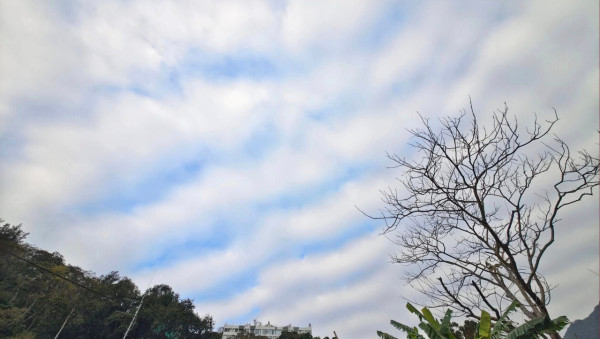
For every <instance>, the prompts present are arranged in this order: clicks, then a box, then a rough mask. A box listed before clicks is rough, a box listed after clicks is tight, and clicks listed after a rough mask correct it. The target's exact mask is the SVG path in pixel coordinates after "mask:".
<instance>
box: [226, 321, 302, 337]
mask: <svg viewBox="0 0 600 339" xmlns="http://www.w3.org/2000/svg"><path fill="white" fill-rule="evenodd" d="M222 330H223V339H231V338H234V337H235V336H236V335H237V334H238V333H240V332H246V333H253V334H255V335H257V336H259V335H262V336H265V337H267V338H269V339H277V338H279V336H280V335H281V332H283V331H288V332H297V333H299V334H303V333H309V334H311V335H312V327H311V326H310V324H308V327H297V326H292V325H291V324H290V325H287V326H275V325H271V323H270V322H267V324H266V325H263V324H262V323H261V322H259V321H256V320H254V324H246V325H232V324H227V323H225V325H224V326H223V327H222Z"/></svg>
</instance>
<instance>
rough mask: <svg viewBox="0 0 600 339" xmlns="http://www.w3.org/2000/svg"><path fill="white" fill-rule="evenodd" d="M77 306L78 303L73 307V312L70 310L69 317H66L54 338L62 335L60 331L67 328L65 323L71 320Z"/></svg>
mask: <svg viewBox="0 0 600 339" xmlns="http://www.w3.org/2000/svg"><path fill="white" fill-rule="evenodd" d="M75 307H77V305H75V306H73V308H72V309H71V312H69V315H68V316H67V319H65V321H64V322H63V324H62V326H61V327H60V330H58V333H56V335H55V336H54V339H57V338H58V336H59V335H60V332H62V330H63V328H65V325H66V324H67V321H69V318H70V317H71V314H73V311H75Z"/></svg>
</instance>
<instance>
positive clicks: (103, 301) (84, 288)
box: [0, 220, 220, 338]
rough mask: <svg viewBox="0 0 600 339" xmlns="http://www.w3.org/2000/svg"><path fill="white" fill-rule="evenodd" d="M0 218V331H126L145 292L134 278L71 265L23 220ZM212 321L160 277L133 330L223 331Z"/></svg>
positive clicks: (191, 334) (26, 334)
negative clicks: (35, 242) (33, 240)
mask: <svg viewBox="0 0 600 339" xmlns="http://www.w3.org/2000/svg"><path fill="white" fill-rule="evenodd" d="M0 224H1V226H0V337H3V338H4V337H15V338H54V337H55V336H56V335H57V334H58V333H59V332H60V337H63V338H122V337H123V335H124V334H125V332H126V331H127V328H128V327H129V325H130V323H131V320H132V319H133V317H134V314H135V312H136V309H137V307H138V306H139V304H140V301H141V300H142V297H143V294H142V293H141V292H140V290H139V289H138V287H137V286H136V285H135V284H134V283H133V282H132V281H131V279H129V278H127V277H124V276H121V275H120V274H119V273H118V272H110V273H108V274H105V275H101V276H96V275H95V274H94V273H93V272H90V271H86V270H84V269H82V268H80V267H77V266H72V265H69V264H67V263H66V262H65V260H64V258H63V256H62V255H61V254H60V253H58V252H54V253H49V252H47V251H44V250H41V249H38V248H36V247H34V246H32V245H29V244H27V243H26V242H24V240H25V238H26V236H27V233H25V232H24V231H23V230H22V229H21V227H20V225H19V226H14V225H10V224H8V223H4V221H3V220H0ZM213 326H214V324H213V319H212V317H211V316H210V315H204V316H202V317H200V316H198V315H197V314H196V313H195V312H194V304H193V302H192V300H190V299H182V298H180V296H179V294H178V293H176V292H175V291H173V289H172V288H171V287H170V286H167V285H156V286H154V287H152V288H150V289H148V290H147V291H146V292H145V297H144V299H143V305H142V307H141V308H140V310H139V313H138V314H137V317H136V320H135V322H134V323H133V325H132V327H131V329H130V331H129V333H128V337H131V338H141V337H143V338H220V335H219V334H218V333H215V332H213Z"/></svg>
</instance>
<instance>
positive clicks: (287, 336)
mask: <svg viewBox="0 0 600 339" xmlns="http://www.w3.org/2000/svg"><path fill="white" fill-rule="evenodd" d="M279 339H312V335H311V334H310V333H302V334H299V333H298V332H290V331H283V332H281V335H280V336H279Z"/></svg>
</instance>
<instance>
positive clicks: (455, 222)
mask: <svg viewBox="0 0 600 339" xmlns="http://www.w3.org/2000/svg"><path fill="white" fill-rule="evenodd" d="M557 121H558V117H557V116H556V112H555V116H554V118H553V119H552V120H551V121H546V122H544V123H543V124H542V123H540V122H538V120H537V117H536V120H535V122H534V123H533V126H531V127H529V128H528V129H526V130H525V131H523V130H522V129H521V128H520V127H519V126H518V123H517V120H516V119H514V118H511V117H509V115H508V108H507V107H506V105H505V107H504V109H503V110H498V111H496V112H495V113H494V115H493V117H492V123H490V125H491V126H489V128H486V127H484V126H482V125H480V124H479V123H478V121H477V119H476V117H475V114H474V111H473V107H472V106H471V110H470V112H468V113H467V112H466V111H465V112H463V114H462V115H461V116H459V117H458V118H444V119H441V120H440V122H441V128H440V130H439V131H437V130H435V128H433V127H432V124H431V123H430V121H429V120H427V119H424V118H422V122H423V127H422V128H421V129H417V130H411V131H410V132H411V133H412V136H413V139H412V142H411V144H410V145H411V146H412V147H414V148H415V149H416V150H417V153H418V157H417V160H407V159H405V158H404V157H402V156H399V155H396V154H392V155H388V156H389V158H390V159H391V160H392V161H393V162H394V165H395V166H394V167H398V168H400V169H403V170H404V173H403V176H402V177H401V178H399V179H398V180H399V182H400V183H401V186H402V187H401V188H399V189H394V188H389V189H388V190H387V191H382V193H383V200H384V203H385V208H384V209H383V210H382V211H381V215H380V216H379V217H375V218H376V219H383V220H385V222H386V228H385V230H384V234H387V236H388V237H389V238H390V239H391V240H392V241H394V242H395V243H396V244H397V245H399V250H398V252H397V253H396V254H395V255H393V257H392V258H393V260H394V261H395V262H396V263H400V264H405V265H408V266H409V267H407V270H406V272H407V273H406V279H407V281H408V283H409V284H410V285H411V286H413V287H415V288H416V289H417V290H419V291H420V292H422V293H424V294H425V295H426V296H427V297H428V298H429V299H430V300H431V304H429V305H427V306H430V307H451V308H454V309H455V310H457V311H459V313H460V314H461V315H466V316H468V317H473V318H478V317H477V315H476V314H480V310H481V309H488V310H491V313H492V315H493V314H495V315H496V318H497V317H499V316H500V314H501V312H502V310H503V309H504V308H505V307H507V306H508V305H509V304H510V303H511V302H512V301H515V300H516V301H518V302H519V303H520V305H521V306H520V309H521V311H522V312H523V314H524V315H525V316H526V317H527V318H529V319H533V318H537V317H542V316H549V314H548V310H547V308H546V306H547V305H548V303H549V302H550V290H551V289H552V287H551V285H550V284H549V283H548V282H547V281H546V279H545V278H544V276H543V275H542V274H541V273H540V263H541V261H542V258H543V257H544V255H545V254H546V253H547V251H548V248H549V247H550V246H551V245H552V243H554V241H555V240H556V239H555V235H556V233H555V229H556V227H557V223H558V222H559V221H560V219H559V214H560V212H561V211H562V210H563V209H564V208H565V207H567V206H569V205H572V204H575V203H577V202H579V201H581V200H582V198H584V197H585V196H587V195H592V193H593V190H594V189H595V187H597V186H598V171H599V167H598V158H596V157H594V156H592V155H590V154H589V153H588V152H586V151H580V152H578V153H576V154H573V153H571V151H570V150H569V147H568V146H567V145H566V144H565V143H564V142H563V141H562V140H560V139H559V138H558V137H555V136H554V137H551V135H549V133H550V130H551V129H552V127H553V126H554V125H555V123H556V122H557ZM546 139H550V140H546ZM400 226H402V227H400ZM552 336H553V337H555V338H560V336H559V335H558V334H557V333H554V334H552Z"/></svg>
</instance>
